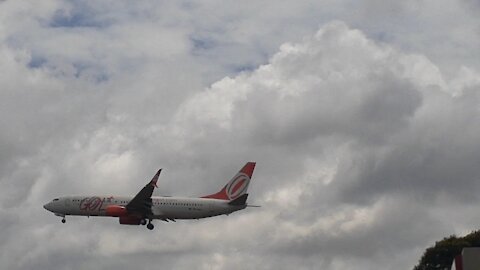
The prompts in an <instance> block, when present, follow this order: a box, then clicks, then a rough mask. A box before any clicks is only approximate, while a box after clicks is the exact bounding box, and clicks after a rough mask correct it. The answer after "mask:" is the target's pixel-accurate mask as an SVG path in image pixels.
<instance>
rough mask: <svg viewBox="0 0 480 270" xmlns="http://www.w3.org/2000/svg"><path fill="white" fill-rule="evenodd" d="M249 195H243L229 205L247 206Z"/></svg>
mask: <svg viewBox="0 0 480 270" xmlns="http://www.w3.org/2000/svg"><path fill="white" fill-rule="evenodd" d="M247 198H248V194H243V195H242V196H240V197H238V198H236V199H235V200H233V201H230V202H229V203H228V204H230V205H245V203H246V202H247Z"/></svg>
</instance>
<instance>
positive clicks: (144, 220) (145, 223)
mask: <svg viewBox="0 0 480 270" xmlns="http://www.w3.org/2000/svg"><path fill="white" fill-rule="evenodd" d="M147 222H148V223H147ZM140 225H147V229H149V230H153V228H155V226H153V224H152V220H151V219H148V220H147V219H146V218H143V219H141V220H140Z"/></svg>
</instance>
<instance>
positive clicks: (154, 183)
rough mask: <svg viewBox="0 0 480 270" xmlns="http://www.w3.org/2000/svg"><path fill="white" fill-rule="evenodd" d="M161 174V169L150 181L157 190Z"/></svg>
mask: <svg viewBox="0 0 480 270" xmlns="http://www.w3.org/2000/svg"><path fill="white" fill-rule="evenodd" d="M161 172H162V169H160V170H158V172H157V173H156V174H155V175H154V176H153V178H152V180H151V181H150V184H151V185H152V186H154V187H156V188H158V186H157V181H158V177H159V176H160V173H161Z"/></svg>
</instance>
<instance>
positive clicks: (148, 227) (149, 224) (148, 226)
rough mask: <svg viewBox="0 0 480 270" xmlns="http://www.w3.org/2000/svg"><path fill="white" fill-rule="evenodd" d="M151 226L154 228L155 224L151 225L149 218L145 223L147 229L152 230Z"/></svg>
mask: <svg viewBox="0 0 480 270" xmlns="http://www.w3.org/2000/svg"><path fill="white" fill-rule="evenodd" d="M153 228H155V226H153V224H152V220H151V219H150V220H149V221H148V224H147V229H149V230H153Z"/></svg>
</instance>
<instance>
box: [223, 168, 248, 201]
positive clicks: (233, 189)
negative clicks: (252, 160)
mask: <svg viewBox="0 0 480 270" xmlns="http://www.w3.org/2000/svg"><path fill="white" fill-rule="evenodd" d="M249 183H250V177H249V176H248V175H246V174H244V173H238V174H237V175H235V177H234V178H233V179H232V180H231V181H230V182H229V183H228V184H227V186H226V187H225V192H226V193H227V197H228V199H229V200H235V199H236V198H238V197H240V196H241V195H243V194H245V192H246V191H247V189H248V184H249Z"/></svg>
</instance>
